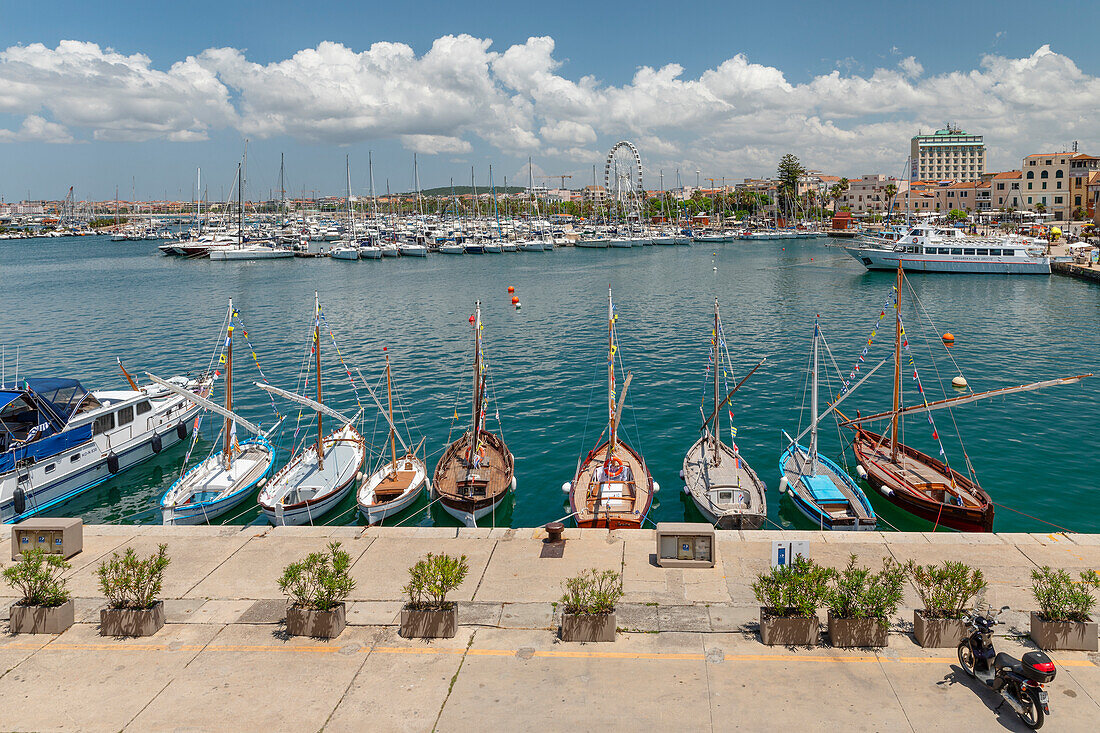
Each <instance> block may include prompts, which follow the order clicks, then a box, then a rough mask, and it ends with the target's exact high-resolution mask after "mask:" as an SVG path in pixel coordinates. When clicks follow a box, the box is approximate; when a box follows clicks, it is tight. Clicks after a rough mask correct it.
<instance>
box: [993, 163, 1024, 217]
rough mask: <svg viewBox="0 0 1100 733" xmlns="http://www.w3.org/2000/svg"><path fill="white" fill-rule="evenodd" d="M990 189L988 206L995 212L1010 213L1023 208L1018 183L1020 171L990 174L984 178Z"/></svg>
mask: <svg viewBox="0 0 1100 733" xmlns="http://www.w3.org/2000/svg"><path fill="white" fill-rule="evenodd" d="M984 180H985V181H987V182H988V183H989V185H990V187H991V190H990V204H991V206H992V208H993V209H994V210H997V211H1011V210H1013V209H1020V208H1023V199H1022V197H1021V192H1020V183H1021V182H1022V180H1023V173H1022V172H1020V171H1002V172H1001V173H990V174H988V175H986V176H985V178H984Z"/></svg>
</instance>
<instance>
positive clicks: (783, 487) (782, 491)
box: [779, 476, 787, 494]
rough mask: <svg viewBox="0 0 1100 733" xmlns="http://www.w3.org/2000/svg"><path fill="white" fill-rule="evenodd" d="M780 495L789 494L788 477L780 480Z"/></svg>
mask: <svg viewBox="0 0 1100 733" xmlns="http://www.w3.org/2000/svg"><path fill="white" fill-rule="evenodd" d="M779 493H780V494H785V493H787V477H786V476H784V477H783V478H781V479H779Z"/></svg>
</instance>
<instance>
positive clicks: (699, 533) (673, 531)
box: [657, 522, 718, 568]
mask: <svg viewBox="0 0 1100 733" xmlns="http://www.w3.org/2000/svg"><path fill="white" fill-rule="evenodd" d="M717 550H718V548H717V547H716V546H715V544H714V527H712V526H711V525H709V524H701V523H700V524H694V523H690V522H660V523H659V524H658V525H657V565H659V566H660V567H662V568H713V567H714V563H715V561H716V560H717V559H718V558H717Z"/></svg>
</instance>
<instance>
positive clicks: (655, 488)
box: [653, 481, 661, 494]
mask: <svg viewBox="0 0 1100 733" xmlns="http://www.w3.org/2000/svg"><path fill="white" fill-rule="evenodd" d="M660 490H661V485H660V484H659V483H657V482H656V481H654V482H653V493H654V494H656V493H657V492H658V491H660Z"/></svg>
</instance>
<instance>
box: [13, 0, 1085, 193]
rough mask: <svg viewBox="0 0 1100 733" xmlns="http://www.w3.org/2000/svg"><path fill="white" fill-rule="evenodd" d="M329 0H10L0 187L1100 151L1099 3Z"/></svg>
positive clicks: (824, 163) (863, 162) (586, 173)
mask: <svg viewBox="0 0 1100 733" xmlns="http://www.w3.org/2000/svg"><path fill="white" fill-rule="evenodd" d="M329 5H330V4H320V3H313V4H309V3H301V2H297V3H284V2H278V1H273V2H264V3H251V2H250V3H229V2H222V3H213V2H204V1H203V0H197V1H195V2H188V3H161V2H155V3H149V2H146V3H135V2H114V3H111V4H109V5H107V4H103V5H100V6H98V7H95V6H93V5H92V4H88V3H65V2H63V3H51V4H50V10H49V12H43V11H42V10H41V6H40V5H35V4H32V3H14V2H10V0H8V1H6V2H4V3H3V5H0V157H2V159H3V160H5V165H4V166H3V167H2V169H0V195H2V196H3V197H4V198H5V200H13V199H20V198H23V197H26V196H28V195H29V196H30V197H32V198H37V197H59V196H61V195H63V194H64V191H65V190H66V189H67V188H68V186H69V185H74V186H76V190H77V195H78V197H95V198H100V199H103V198H110V197H113V196H114V189H115V187H116V186H118V188H119V189H120V192H121V194H122V196H123V197H124V198H125V197H128V196H129V191H130V190H131V187H133V188H135V189H136V191H137V195H138V196H139V197H142V198H148V197H161V196H164V195H165V194H167V195H168V196H169V197H171V198H179V197H182V198H189V197H190V195H191V187H192V181H193V179H194V169H195V168H196V167H197V166H201V167H202V168H203V171H204V178H206V179H207V180H208V181H209V182H210V187H211V188H210V192H211V195H212V196H214V197H217V196H219V195H220V190H221V189H224V188H227V187H228V185H229V183H230V181H231V179H232V175H233V172H232V171H233V168H234V166H235V161H236V159H237V158H238V157H239V155H240V152H241V149H242V147H243V140H244V138H245V137H248V138H249V139H250V142H249V151H250V152H249V157H250V166H249V167H250V176H249V179H250V185H251V186H252V195H254V196H255V195H259V194H261V193H266V189H268V188H271V187H274V186H275V185H277V184H276V179H277V171H278V159H279V153H280V152H284V153H285V154H286V158H287V168H288V177H289V180H290V187H291V188H292V189H294V190H295V191H298V192H300V191H302V190H305V191H313V190H321V191H326V192H339V191H340V190H342V188H343V180H344V176H343V159H344V155H345V154H348V155H350V156H351V158H352V166H353V179H354V181H353V184H354V186H355V188H357V189H359V190H363V189H364V188H365V186H366V157H367V151H368V150H373V151H374V154H375V179H376V185H377V186H378V187H379V188H381V187H383V186H384V181H385V179H386V178H389V179H390V181H391V185H392V186H393V187H394V188H395V189H407V188H409V186H410V184H411V178H412V161H411V158H412V151H414V150H417V151H419V153H420V158H421V165H420V177H421V182H422V185H424V186H425V187H427V186H431V185H441V184H446V183H447V182H448V180H449V179H450V178H451V177H454V178H456V179H457V181H458V182H465V181H466V180H467V179H468V178H469V169H470V166H471V165H473V166H475V168H476V170H477V177H478V181H479V184H480V183H483V182H484V180H485V179H486V177H487V165H488V164H489V163H493V164H494V175H495V177H496V178H497V180H498V182H499V181H500V180H501V178H502V177H503V176H504V175H507V176H509V178H510V179H513V180H514V178H515V176H517V175H520V174H521V172H522V171H523V169H524V165H525V162H526V158H527V156H528V155H530V156H531V157H532V158H533V159H534V165H535V167H536V172H538V171H544V172H546V173H572V174H574V175H575V176H577V177H576V178H575V179H574V180H573V183H574V185H576V184H577V183H578V182H581V181H582V179H587V178H590V177H591V167H592V165H593V164H598V163H602V155H603V153H604V152H605V151H606V150H607V148H608V147H610V145H611V144H612V143H614V142H615V140H617V139H620V138H627V139H631V140H633V141H634V142H635V143H636V144H637V145H638V147H639V149H640V150H641V153H642V156H643V162H644V164H645V168H646V183H647V185H649V186H656V185H657V177H656V173H657V170H659V169H663V170H664V171H665V181H666V185H670V183H674V177H675V173H674V171H675V169H676V168H677V167H679V168H681V169H682V171H683V174H682V175H683V178H684V179H692V180H693V179H694V171H695V170H696V169H701V170H702V171H703V173H702V175H703V176H714V177H722V176H727V177H729V178H730V179H739V178H743V177H747V176H756V175H764V174H768V173H770V172H772V171H773V170H774V167H775V165H774V161H775V160H777V159H778V157H779V155H781V154H782V153H784V152H788V151H790V152H794V153H795V154H797V155H799V156H800V157H802V158H803V160H804V161H806V162H807V163H809V164H810V165H811V166H813V167H817V168H823V169H827V170H829V171H830V172H836V173H838V174H841V175H849V176H851V175H858V174H860V173H864V172H872V171H876V172H877V171H879V170H882V171H883V172H887V173H892V172H898V173H900V171H901V170H902V166H903V165H904V162H905V155H906V153H907V142H908V137H909V136H910V135H912V134H913V132H915V131H916V128H917V127H923V128H925V129H928V128H929V127H935V126H939V125H942V123H943V122H945V121H947V120H951V121H954V122H958V123H960V124H962V125H963V126H965V127H967V128H968V129H972V130H973V131H975V132H981V133H984V134H986V135H987V142H988V144H989V146H990V154H989V158H990V162H991V164H992V165H993V166H994V167H1001V168H1008V167H1012V166H1018V165H1019V157H1020V156H1021V155H1022V154H1026V153H1027V152H1035V151H1036V150H1037V149H1038V148H1043V147H1049V146H1062V145H1065V144H1069V143H1070V142H1071V141H1073V140H1075V139H1076V140H1080V141H1081V142H1082V144H1083V146H1085V147H1086V148H1087V146H1088V145H1089V144H1091V145H1092V148H1093V149H1094V150H1093V152H1095V149H1098V148H1100V137H1098V136H1100V133H1098V132H1097V128H1098V127H1100V126H1098V125H1096V124H1095V117H1094V115H1095V110H1096V109H1098V108H1100V82H1098V81H1097V77H1098V75H1100V53H1098V52H1097V50H1096V45H1095V44H1096V40H1095V28H1096V27H1098V26H1100V23H1098V21H1100V10H1098V8H1100V5H1098V4H1097V3H1095V2H1052V3H1043V4H1036V3H1034V2H1030V3H1024V2H1013V1H1008V2H999V3H997V4H996V6H995V8H994V6H993V5H991V4H988V3H984V4H959V3H940V2H927V3H923V4H917V5H914V4H905V5H901V4H894V3H888V2H854V3H846V4H844V5H842V6H837V5H835V4H834V5H831V6H827V5H826V4H823V3H807V4H802V5H798V6H794V8H793V9H792V6H790V5H789V4H787V3H751V4H736V3H724V4H718V5H714V6H709V7H708V6H707V5H705V4H697V5H695V6H684V5H683V4H675V3H667V2H666V3H641V2H631V3H622V2H605V3H591V2H588V3H573V2H558V3H537V4H522V3H514V2H509V3H504V2H495V1H490V2H481V3H478V4H476V6H474V5H473V4H466V3H454V2H448V3H410V4H405V5H403V6H401V7H397V6H396V4H361V5H355V6H350V7H346V8H335V7H330V6H329ZM1036 29H1038V31H1037V30H1036ZM463 34H465V36H468V37H469V38H463ZM449 36H456V37H459V38H460V40H459V41H458V42H449V41H445V40H444V41H443V42H441V40H440V39H446V38H447V37H449ZM532 38H534V39H542V40H540V41H538V42H532V41H529V40H528V39H532ZM489 39H491V41H492V43H491V44H489V43H488V40H489ZM62 41H77V42H80V45H78V46H76V47H74V46H71V45H70V46H66V47H64V48H63V47H62V46H60V45H59V44H60V43H61V42H62ZM376 43H389V44H404V45H405V46H407V47H408V48H407V49H403V48H400V47H386V48H385V49H381V48H376V49H375V51H374V52H373V53H371V54H367V53H366V52H368V51H369V50H370V49H371V47H372V44H376ZM35 44H41V46H36V45H35ZM433 48H434V50H433ZM3 49H6V50H3ZM108 49H112V50H113V52H114V53H113V54H111V53H109V52H108ZM210 49H233V51H232V52H230V51H222V52H218V53H212V52H210V51H209V50H210ZM310 50H313V51H315V52H317V53H314V54H309V53H308V52H309V51H310ZM303 52H306V53H305V55H303ZM296 54H297V56H296ZM142 56H143V57H147V59H148V62H147V63H146V62H145V61H144V60H143V59H142V58H141V57H142ZM189 57H193V63H192V64H189V65H186V66H185V68H181V69H177V71H176V72H173V71H172V70H173V68H174V65H179V64H183V63H184V62H185V61H186V60H187V59H188V58H189ZM397 81H400V82H401V83H397ZM13 90H14V91H13ZM1090 119H1091V120H1092V121H1091V122H1090V121H1089V120H1090ZM135 120H137V121H138V123H135ZM1090 136H1091V137H1090Z"/></svg>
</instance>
